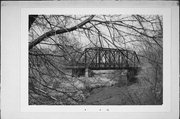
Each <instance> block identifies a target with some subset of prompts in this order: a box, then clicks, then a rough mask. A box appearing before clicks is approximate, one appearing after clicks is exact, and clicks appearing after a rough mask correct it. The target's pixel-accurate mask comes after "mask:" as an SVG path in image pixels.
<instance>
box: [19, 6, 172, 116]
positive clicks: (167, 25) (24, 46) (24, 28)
mask: <svg viewBox="0 0 180 119" xmlns="http://www.w3.org/2000/svg"><path fill="white" fill-rule="evenodd" d="M29 14H82V15H83V14H161V15H163V105H160V106H156V105H152V106H148V105H145V106H143V105H140V106H130V105H127V106H123V105H119V106H102V105H101V106H97V105H93V106H74V105H73V106H61V105H60V106H54V105H52V106H42V105H39V106H35V105H33V106H29V105H28V15H29ZM170 46H171V9H169V8H63V9H62V8H22V9H21V61H20V62H21V66H20V72H21V111H22V112H169V111H170V97H171V94H170V92H171V87H170V83H171V81H170V79H171V75H170V72H171V70H170V68H171V67H170V51H171V49H170ZM85 109H86V110H85ZM107 109H108V110H107Z"/></svg>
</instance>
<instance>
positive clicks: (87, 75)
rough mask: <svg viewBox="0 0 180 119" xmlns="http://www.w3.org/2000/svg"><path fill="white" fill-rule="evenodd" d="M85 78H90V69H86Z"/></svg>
mask: <svg viewBox="0 0 180 119" xmlns="http://www.w3.org/2000/svg"><path fill="white" fill-rule="evenodd" d="M85 77H89V69H88V68H85Z"/></svg>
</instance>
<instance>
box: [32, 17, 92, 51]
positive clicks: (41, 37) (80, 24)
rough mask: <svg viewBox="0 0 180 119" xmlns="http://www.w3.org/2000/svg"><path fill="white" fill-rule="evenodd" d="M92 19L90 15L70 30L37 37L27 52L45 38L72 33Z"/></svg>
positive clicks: (47, 33)
mask: <svg viewBox="0 0 180 119" xmlns="http://www.w3.org/2000/svg"><path fill="white" fill-rule="evenodd" d="M93 17H94V15H91V16H90V17H89V18H87V19H86V20H84V21H83V22H81V23H79V24H77V25H76V26H73V27H71V28H66V29H59V30H56V31H55V30H51V31H49V32H46V33H44V34H43V35H41V36H40V37H38V38H37V39H35V40H34V41H32V42H31V43H30V44H29V50H31V49H32V48H33V47H34V46H36V45H37V44H38V43H40V42H41V41H43V40H44V39H45V38H47V37H50V36H53V35H55V34H63V33H66V32H71V31H74V30H76V29H78V28H79V27H82V26H83V25H85V24H86V23H88V22H89V21H90V20H91V19H92V18H93Z"/></svg>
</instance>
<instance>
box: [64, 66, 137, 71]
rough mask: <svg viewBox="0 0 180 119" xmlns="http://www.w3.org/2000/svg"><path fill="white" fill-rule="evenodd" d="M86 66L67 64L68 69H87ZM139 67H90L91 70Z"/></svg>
mask: <svg viewBox="0 0 180 119" xmlns="http://www.w3.org/2000/svg"><path fill="white" fill-rule="evenodd" d="M85 68H86V67H85V66H67V67H66V69H85ZM137 68H139V67H100V68H99V67H88V69H91V70H122V69H127V70H130V69H137Z"/></svg>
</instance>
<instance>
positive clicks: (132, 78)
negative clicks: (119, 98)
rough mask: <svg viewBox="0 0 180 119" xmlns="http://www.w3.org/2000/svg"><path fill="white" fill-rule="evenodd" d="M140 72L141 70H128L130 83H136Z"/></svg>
mask: <svg viewBox="0 0 180 119" xmlns="http://www.w3.org/2000/svg"><path fill="white" fill-rule="evenodd" d="M138 72H139V68H132V69H128V71H127V80H128V82H136V81H137V79H136V77H135V76H136V75H137V74H138Z"/></svg>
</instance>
